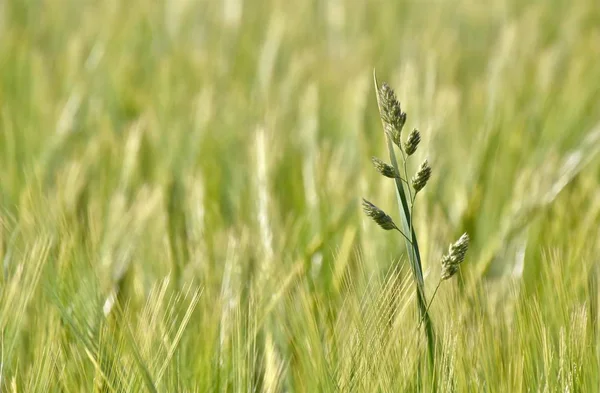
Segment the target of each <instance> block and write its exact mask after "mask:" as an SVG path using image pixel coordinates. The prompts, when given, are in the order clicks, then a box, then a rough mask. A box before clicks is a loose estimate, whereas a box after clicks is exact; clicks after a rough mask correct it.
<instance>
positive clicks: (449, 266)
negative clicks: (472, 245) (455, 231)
mask: <svg viewBox="0 0 600 393" xmlns="http://www.w3.org/2000/svg"><path fill="white" fill-rule="evenodd" d="M468 249H469V235H468V234H466V233H463V234H462V236H461V237H460V238H459V239H458V240H457V241H456V242H455V243H454V244H451V245H450V247H448V254H446V255H444V256H443V257H442V276H441V279H442V280H447V279H449V278H450V277H452V276H453V275H454V274H456V272H457V271H458V265H460V264H461V263H462V262H463V261H464V260H465V255H466V254H467V250H468Z"/></svg>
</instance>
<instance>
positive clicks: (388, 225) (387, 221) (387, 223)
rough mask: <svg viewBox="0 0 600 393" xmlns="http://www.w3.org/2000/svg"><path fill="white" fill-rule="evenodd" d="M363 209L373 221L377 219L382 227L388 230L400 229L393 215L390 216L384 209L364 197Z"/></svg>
mask: <svg viewBox="0 0 600 393" xmlns="http://www.w3.org/2000/svg"><path fill="white" fill-rule="evenodd" d="M362 205H363V210H364V212H365V214H366V215H367V216H369V217H370V218H371V219H372V220H373V221H375V222H376V223H377V224H378V225H379V226H380V227H382V228H383V229H385V230H386V231H389V230H392V229H396V230H399V229H398V227H397V226H396V224H394V221H393V220H392V217H390V216H388V215H387V214H386V213H385V212H384V211H383V210H381V209H380V208H378V207H377V206H375V205H374V204H372V203H371V202H369V201H367V200H366V199H363V202H362Z"/></svg>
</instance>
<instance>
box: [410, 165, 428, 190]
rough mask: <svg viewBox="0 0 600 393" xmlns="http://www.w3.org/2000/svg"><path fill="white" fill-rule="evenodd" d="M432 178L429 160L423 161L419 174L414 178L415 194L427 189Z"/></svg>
mask: <svg viewBox="0 0 600 393" xmlns="http://www.w3.org/2000/svg"><path fill="white" fill-rule="evenodd" d="M430 177H431V167H430V166H429V162H427V160H425V161H423V163H422V164H421V166H420V167H419V170H418V171H417V174H416V175H415V176H414V177H413V178H412V185H413V188H414V189H415V192H419V191H421V190H422V189H423V187H425V185H426V184H427V181H429V178H430Z"/></svg>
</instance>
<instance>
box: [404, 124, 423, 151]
mask: <svg viewBox="0 0 600 393" xmlns="http://www.w3.org/2000/svg"><path fill="white" fill-rule="evenodd" d="M419 142H421V133H420V132H419V130H417V129H416V128H415V129H414V130H412V131H411V132H410V134H408V139H407V140H406V142H405V143H404V151H405V152H406V154H408V155H409V156H412V155H413V154H414V152H416V151H417V146H419Z"/></svg>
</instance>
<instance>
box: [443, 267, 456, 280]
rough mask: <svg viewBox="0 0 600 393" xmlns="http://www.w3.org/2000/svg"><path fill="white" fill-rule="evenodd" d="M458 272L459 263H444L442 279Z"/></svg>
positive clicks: (447, 278)
mask: <svg viewBox="0 0 600 393" xmlns="http://www.w3.org/2000/svg"><path fill="white" fill-rule="evenodd" d="M456 273H458V265H442V276H441V278H440V279H441V280H442V281H444V280H449V279H450V278H452V276H454V275H455V274H456Z"/></svg>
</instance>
